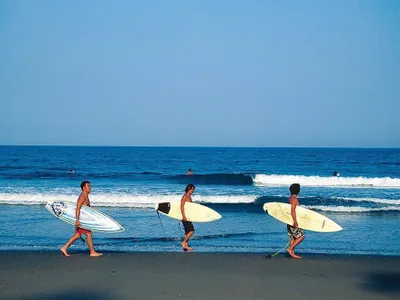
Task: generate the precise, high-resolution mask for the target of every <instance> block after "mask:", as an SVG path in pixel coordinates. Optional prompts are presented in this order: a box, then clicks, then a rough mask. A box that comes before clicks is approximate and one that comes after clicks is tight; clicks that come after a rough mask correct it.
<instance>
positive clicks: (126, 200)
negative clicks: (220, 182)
mask: <svg viewBox="0 0 400 300" xmlns="http://www.w3.org/2000/svg"><path fill="white" fill-rule="evenodd" d="M77 198H78V197H77V195H68V194H40V193H38V194H19V193H3V194H0V203H3V204H19V205H40V204H46V203H47V202H53V201H65V202H75V201H76V200H77ZM181 198H182V194H179V195H129V194H111V193H110V194H93V195H90V202H91V204H92V205H93V206H107V207H133V208H153V207H154V205H155V204H156V203H159V202H172V201H180V199H181ZM192 198H193V201H194V202H198V203H233V204H235V203H252V202H254V201H255V199H256V198H257V196H252V195H250V196H249V195H244V196H202V195H194V196H193V197H192Z"/></svg>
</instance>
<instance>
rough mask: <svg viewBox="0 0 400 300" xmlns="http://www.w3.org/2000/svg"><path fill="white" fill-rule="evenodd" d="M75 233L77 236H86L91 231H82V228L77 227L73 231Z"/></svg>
mask: <svg viewBox="0 0 400 300" xmlns="http://www.w3.org/2000/svg"><path fill="white" fill-rule="evenodd" d="M75 232H76V233H79V234H88V233H89V232H91V231H90V230H87V229H83V228H80V227H77V228H76V229H75Z"/></svg>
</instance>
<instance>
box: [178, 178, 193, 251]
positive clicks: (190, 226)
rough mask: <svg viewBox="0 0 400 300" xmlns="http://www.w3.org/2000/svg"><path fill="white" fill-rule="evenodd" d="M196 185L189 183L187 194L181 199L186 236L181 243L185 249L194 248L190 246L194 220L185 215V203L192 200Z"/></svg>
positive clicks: (186, 189)
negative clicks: (189, 219) (191, 220)
mask: <svg viewBox="0 0 400 300" xmlns="http://www.w3.org/2000/svg"><path fill="white" fill-rule="evenodd" d="M195 188H196V187H195V186H194V185H193V184H191V183H190V184H188V185H187V186H186V188H185V194H184V195H183V196H182V199H181V213H182V224H183V228H184V229H185V237H184V239H183V241H182V243H181V245H182V247H183V250H184V251H190V250H193V249H192V248H190V247H189V244H188V242H189V239H190V237H191V236H192V235H193V233H194V227H193V224H192V222H190V221H188V220H187V218H186V215H185V204H186V202H192V194H193V192H194V190H195Z"/></svg>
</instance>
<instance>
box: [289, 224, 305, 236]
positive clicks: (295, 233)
mask: <svg viewBox="0 0 400 300" xmlns="http://www.w3.org/2000/svg"><path fill="white" fill-rule="evenodd" d="M287 232H288V235H289V236H290V238H294V239H295V240H296V239H298V238H300V237H302V236H304V230H303V229H301V228H299V227H297V228H294V227H293V226H290V225H287Z"/></svg>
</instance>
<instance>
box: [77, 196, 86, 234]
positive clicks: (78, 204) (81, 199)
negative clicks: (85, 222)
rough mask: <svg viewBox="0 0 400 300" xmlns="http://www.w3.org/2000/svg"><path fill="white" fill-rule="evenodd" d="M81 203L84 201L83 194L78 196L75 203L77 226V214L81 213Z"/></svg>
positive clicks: (78, 223)
mask: <svg viewBox="0 0 400 300" xmlns="http://www.w3.org/2000/svg"><path fill="white" fill-rule="evenodd" d="M83 203H85V197H84V196H83V195H80V196H79V198H78V201H77V203H76V211H75V220H76V221H75V227H79V225H80V222H79V216H80V214H81V208H82V205H83Z"/></svg>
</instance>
